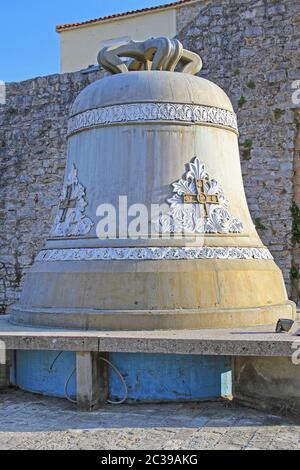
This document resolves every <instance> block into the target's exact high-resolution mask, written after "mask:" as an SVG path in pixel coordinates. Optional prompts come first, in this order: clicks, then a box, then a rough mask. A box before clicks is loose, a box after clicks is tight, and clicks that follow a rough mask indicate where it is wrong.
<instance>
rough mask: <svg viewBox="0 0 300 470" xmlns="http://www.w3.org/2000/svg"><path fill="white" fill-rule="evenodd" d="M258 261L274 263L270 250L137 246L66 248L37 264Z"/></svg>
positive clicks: (43, 253)
mask: <svg viewBox="0 0 300 470" xmlns="http://www.w3.org/2000/svg"><path fill="white" fill-rule="evenodd" d="M164 259H166V260H180V259H183V260H192V259H248V260H249V259H258V260H272V259H273V256H272V255H271V253H270V252H269V250H268V249H267V248H237V247H148V248H145V247H141V248H138V247H133V248H66V249H53V250H42V251H41V252H40V253H39V254H38V256H37V258H36V261H94V260H100V261H101V260H102V261H110V260H114V261H120V260H164Z"/></svg>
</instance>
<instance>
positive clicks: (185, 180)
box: [159, 157, 243, 233]
mask: <svg viewBox="0 0 300 470" xmlns="http://www.w3.org/2000/svg"><path fill="white" fill-rule="evenodd" d="M172 186H173V196H172V197H171V198H170V199H168V203H169V204H170V210H169V212H168V214H164V215H162V216H161V217H160V220H159V229H160V231H162V232H164V233H166V232H171V233H175V232H187V233H189V232H196V233H239V232H242V230H243V224H242V222H241V221H240V220H239V219H237V218H236V217H234V216H232V215H231V213H230V212H229V204H228V201H227V199H226V197H225V195H224V191H223V189H222V187H221V186H220V185H219V183H218V182H217V181H216V180H215V179H211V178H210V177H209V175H208V173H207V172H206V170H205V166H204V164H203V163H201V161H200V160H199V158H198V157H195V158H194V159H193V160H192V161H191V162H190V163H188V171H187V172H186V173H184V175H183V176H182V178H181V179H179V180H178V181H176V182H175V183H173V184H172Z"/></svg>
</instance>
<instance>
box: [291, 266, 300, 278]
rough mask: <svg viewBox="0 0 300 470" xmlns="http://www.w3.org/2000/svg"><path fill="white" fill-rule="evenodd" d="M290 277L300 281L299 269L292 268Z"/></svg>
mask: <svg viewBox="0 0 300 470" xmlns="http://www.w3.org/2000/svg"><path fill="white" fill-rule="evenodd" d="M290 275H291V279H299V278H300V273H299V269H297V268H296V267H295V266H292V267H291V271H290Z"/></svg>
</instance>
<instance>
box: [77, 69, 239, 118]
mask: <svg viewBox="0 0 300 470" xmlns="http://www.w3.org/2000/svg"><path fill="white" fill-rule="evenodd" d="M140 102H156V103H157V102H161V103H184V104H193V105H203V106H210V107H216V108H221V109H225V110H227V111H230V112H233V108H232V104H231V102H230V99H229V98H228V96H227V95H226V93H225V92H224V91H223V90H222V89H221V88H220V87H219V86H218V85H216V84H215V83H213V82H211V81H209V80H206V79H205V78H201V77H197V76H192V75H188V74H185V73H178V72H165V71H164V72H158V71H151V72H149V71H147V72H146V71H145V72H129V73H121V74H117V75H113V76H110V77H105V78H102V79H100V80H98V81H96V82H94V83H92V84H91V85H89V86H88V87H86V88H85V89H84V90H83V91H82V92H81V93H80V94H79V95H78V97H77V99H76V100H75V102H74V105H73V107H72V111H71V114H72V115H75V114H79V113H82V112H84V111H86V110H88V109H93V108H98V107H102V106H110V105H115V104H125V103H126V104H127V103H140Z"/></svg>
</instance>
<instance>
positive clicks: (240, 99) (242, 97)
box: [238, 95, 247, 108]
mask: <svg viewBox="0 0 300 470" xmlns="http://www.w3.org/2000/svg"><path fill="white" fill-rule="evenodd" d="M246 102H247V100H246V98H245V97H244V96H243V95H242V96H241V97H240V98H239V100H238V105H239V107H240V108H242V107H243V106H244V104H245V103H246Z"/></svg>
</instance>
